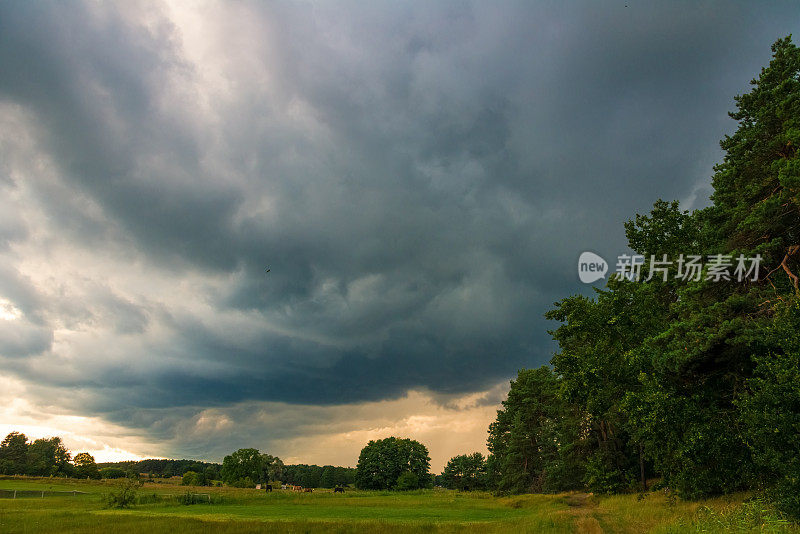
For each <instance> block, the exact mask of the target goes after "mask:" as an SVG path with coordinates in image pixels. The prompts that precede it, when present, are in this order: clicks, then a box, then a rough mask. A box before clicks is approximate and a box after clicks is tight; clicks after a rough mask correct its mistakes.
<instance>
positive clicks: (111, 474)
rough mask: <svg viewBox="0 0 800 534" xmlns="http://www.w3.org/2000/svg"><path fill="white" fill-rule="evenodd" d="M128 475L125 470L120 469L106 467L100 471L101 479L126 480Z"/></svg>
mask: <svg viewBox="0 0 800 534" xmlns="http://www.w3.org/2000/svg"><path fill="white" fill-rule="evenodd" d="M126 476H127V473H126V472H125V470H124V469H120V468H119V467H104V468H102V469H100V478H108V479H114V478H125V477H126Z"/></svg>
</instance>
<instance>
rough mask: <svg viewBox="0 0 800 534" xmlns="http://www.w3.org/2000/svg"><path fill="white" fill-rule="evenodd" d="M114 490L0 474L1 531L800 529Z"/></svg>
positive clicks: (616, 508)
mask: <svg viewBox="0 0 800 534" xmlns="http://www.w3.org/2000/svg"><path fill="white" fill-rule="evenodd" d="M113 487H114V485H113V483H111V482H108V483H104V482H89V481H69V480H67V481H64V480H50V479H9V478H6V479H0V490H12V492H13V490H17V491H18V498H17V499H10V498H0V532H2V533H4V534H16V533H34V532H35V533H59V534H62V533H65V532H70V533H71V532H77V533H87V534H88V533H100V532H115V533H134V532H137V533H138V532H148V533H150V532H153V533H158V532H169V533H170V534H181V533H189V532H192V533H195V532H208V533H212V532H213V533H245V532H247V533H249V532H281V533H305V532H315V533H316V532H336V533H349V532H370V533H372V532H377V533H381V532H387V533H395V532H396V533H400V532H435V533H450V532H480V533H492V532H498V533H499V532H531V533H534V532H536V533H539V532H542V533H550V532H553V533H561V532H565V533H566V532H586V533H595V532H629V533H640V532H659V533H679V532H742V531H745V532H746V531H754V532H755V531H758V532H800V529H798V528H797V527H795V526H791V525H789V524H788V523H786V522H784V521H781V520H780V519H779V518H777V517H776V516H773V515H770V514H769V512H764V513H762V511H760V509H759V507H758V506H755V507H753V506H750V507H749V508H747V507H745V508H744V510H745V512H742V510H743V507H742V506H741V501H742V499H743V498H744V496H737V497H734V498H728V499H715V500H709V501H704V502H700V503H697V502H683V501H677V502H676V501H674V500H673V501H672V502H670V500H669V499H667V498H666V496H664V495H663V494H662V493H651V494H647V495H645V496H644V497H643V498H639V497H637V496H636V495H618V496H608V497H597V496H592V495H587V494H578V493H572V494H559V495H522V496H514V497H502V498H500V497H494V496H492V495H490V494H488V493H457V492H452V491H446V490H425V491H418V492H408V493H394V492H359V491H349V492H347V493H346V494H344V495H334V494H333V493H331V491H330V490H317V491H315V492H314V493H292V492H288V491H274V492H272V493H270V494H268V493H265V492H261V491H256V490H242V489H234V488H181V487H176V486H165V485H161V484H146V485H145V486H144V487H143V488H142V489H141V490H140V491H139V495H140V497H141V501H142V504H136V505H134V506H133V507H132V508H130V509H126V510H109V509H104V508H103V506H102V503H101V501H100V496H101V495H102V494H103V493H104V492H107V491H109V490H110V489H113ZM187 489H191V490H193V491H194V492H196V493H203V494H208V495H207V497H206V498H207V499H208V500H210V501H211V503H205V504H193V505H182V504H180V503H179V502H178V500H177V497H178V496H179V495H180V494H181V493H185V492H186V490H187ZM23 491H26V493H24V494H23ZM33 491H35V492H37V493H35V494H34V493H33ZM42 491H44V492H45V493H44V496H42V495H41V493H40V492H42ZM59 491H60V492H73V491H75V492H84V493H75V494H72V493H55V492H59ZM3 495H6V496H7V495H8V493H7V492H3ZM23 495H24V496H23Z"/></svg>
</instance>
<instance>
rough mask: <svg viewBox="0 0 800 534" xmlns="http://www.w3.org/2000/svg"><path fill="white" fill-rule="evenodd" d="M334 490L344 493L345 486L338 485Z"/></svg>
mask: <svg viewBox="0 0 800 534" xmlns="http://www.w3.org/2000/svg"><path fill="white" fill-rule="evenodd" d="M333 492H334V493H344V488H343V487H341V486H336V487H335V488H333Z"/></svg>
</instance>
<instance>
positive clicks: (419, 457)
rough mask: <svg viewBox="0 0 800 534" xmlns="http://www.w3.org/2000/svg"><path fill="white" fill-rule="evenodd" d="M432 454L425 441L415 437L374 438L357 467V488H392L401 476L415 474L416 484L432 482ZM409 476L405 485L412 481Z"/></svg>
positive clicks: (405, 480) (360, 456)
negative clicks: (422, 441)
mask: <svg viewBox="0 0 800 534" xmlns="http://www.w3.org/2000/svg"><path fill="white" fill-rule="evenodd" d="M429 470H430V457H428V449H427V448H426V447H425V445H423V444H422V443H420V442H418V441H415V440H412V439H401V438H396V437H390V438H386V439H380V440H373V441H370V442H369V443H368V444H367V445H366V447H364V448H363V449H361V454H360V455H359V457H358V465H357V466H356V479H355V482H356V487H358V488H359V489H382V490H386V489H392V488H395V487H396V486H397V483H398V479H399V478H400V475H401V474H403V473H404V472H409V473H412V474H413V475H415V476H416V477H417V478H416V484H417V486H416V487H427V486H429V485H430V481H431V477H430V474H429ZM409 481H410V478H409V477H405V479H404V484H408V483H409Z"/></svg>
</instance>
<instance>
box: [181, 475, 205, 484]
mask: <svg viewBox="0 0 800 534" xmlns="http://www.w3.org/2000/svg"><path fill="white" fill-rule="evenodd" d="M181 485H182V486H205V485H206V477H205V476H203V474H202V473H195V472H194V471H186V472H185V473H184V474H183V477H182V478H181Z"/></svg>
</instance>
